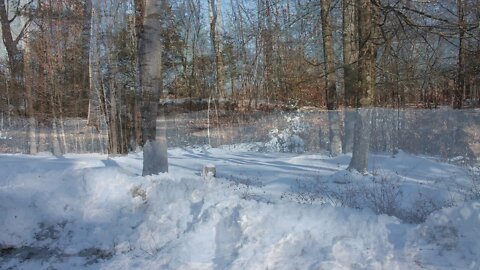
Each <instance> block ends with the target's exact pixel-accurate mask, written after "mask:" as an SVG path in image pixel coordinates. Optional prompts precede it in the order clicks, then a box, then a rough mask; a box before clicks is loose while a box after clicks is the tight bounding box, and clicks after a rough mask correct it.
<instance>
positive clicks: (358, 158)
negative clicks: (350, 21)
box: [349, 0, 378, 172]
mask: <svg viewBox="0 0 480 270" xmlns="http://www.w3.org/2000/svg"><path fill="white" fill-rule="evenodd" d="M357 8H358V9H357V12H358V41H359V58H358V98H357V100H359V105H360V106H362V107H364V108H363V109H359V110H358V114H357V119H356V121H355V134H354V136H355V137H354V143H353V154H352V160H351V161H350V165H349V169H351V170H352V169H353V170H357V171H359V172H365V171H367V170H368V150H369V145H370V121H371V107H372V106H373V105H374V99H375V79H376V72H375V60H376V54H377V45H376V43H377V40H376V39H377V34H378V31H377V30H378V29H377V27H378V24H377V18H378V7H377V6H376V3H375V4H374V3H373V1H371V0H357Z"/></svg>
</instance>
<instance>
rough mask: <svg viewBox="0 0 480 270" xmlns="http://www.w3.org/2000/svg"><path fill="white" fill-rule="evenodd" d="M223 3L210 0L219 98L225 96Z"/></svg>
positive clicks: (211, 34) (218, 0)
mask: <svg viewBox="0 0 480 270" xmlns="http://www.w3.org/2000/svg"><path fill="white" fill-rule="evenodd" d="M221 5H222V0H208V7H209V15H210V39H211V41H212V50H213V55H214V56H215V95H216V97H217V98H220V97H225V75H224V63H223V40H222V34H223V33H222V14H221Z"/></svg>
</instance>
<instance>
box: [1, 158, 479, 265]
mask: <svg viewBox="0 0 480 270" xmlns="http://www.w3.org/2000/svg"><path fill="white" fill-rule="evenodd" d="M202 151H203V150H202ZM210 151H214V152H215V151H216V152H215V156H221V157H223V158H225V157H226V155H230V154H231V155H232V157H233V156H235V155H239V153H238V152H235V153H230V154H229V153H228V152H224V150H210ZM199 153H200V152H195V151H193V152H192V151H183V150H175V151H172V152H171V154H172V156H173V157H172V164H173V165H174V166H177V165H180V164H182V165H185V167H187V168H188V167H198V163H195V162H199V161H198V157H197V156H196V155H195V154H199ZM221 153H223V156H222V155H221ZM243 154H244V155H247V154H246V153H243ZM248 156H249V159H250V162H253V161H254V160H256V161H257V162H258V163H259V164H264V167H265V166H266V164H268V163H267V162H266V161H265V160H262V158H263V159H266V156H262V155H258V156H257V155H256V154H254V153H249V154H248ZM104 158H105V157H103V156H91V155H90V156H81V155H80V156H76V155H75V156H69V157H65V158H61V159H57V158H54V157H51V156H41V157H29V156H22V155H1V156H0V167H1V170H0V172H1V180H0V216H1V217H2V219H0V227H1V228H2V230H0V247H1V249H2V251H1V252H2V256H1V258H0V269H9V268H11V269H52V267H53V268H54V269H423V268H426V269H478V267H480V262H479V259H478V258H479V257H480V243H479V242H478V241H477V240H478V235H480V203H478V202H469V203H466V204H464V205H462V206H458V207H453V208H447V209H442V210H440V211H436V212H434V213H433V214H431V215H430V216H429V217H428V219H427V220H426V222H425V223H423V224H420V225H409V224H403V223H402V222H401V221H400V220H399V219H397V218H395V217H390V216H386V215H377V214H375V213H374V212H373V211H371V210H355V209H351V208H344V207H332V206H326V205H320V204H299V203H297V202H295V201H290V200H280V199H277V200H275V199H274V196H268V193H270V191H273V193H274V194H276V193H275V192H276V191H277V190H276V189H277V188H278V187H277V186H275V183H269V182H268V181H267V183H266V184H265V186H264V187H263V188H262V189H261V190H263V192H265V193H266V195H265V197H266V198H268V199H264V198H262V197H260V196H253V195H252V196H247V197H246V196H245V190H239V189H236V188H232V187H234V186H232V183H231V182H230V181H228V180H226V179H207V180H205V179H203V178H202V177H200V176H197V175H195V174H194V173H188V172H187V170H186V169H185V170H181V169H178V170H176V172H174V173H171V174H164V175H158V176H150V177H140V176H137V175H136V173H135V171H138V172H139V163H138V162H139V157H138V156H135V155H132V156H129V157H122V158H117V159H113V160H105V159H104ZM242 158H243V159H245V156H243V157H242ZM277 158H278V156H277ZM312 158H313V157H311V156H305V157H303V158H301V156H300V157H294V158H292V156H291V155H287V156H285V157H284V160H288V161H289V162H288V164H289V165H290V166H298V167H297V168H302V167H301V166H307V165H308V163H309V162H311V161H312ZM401 158H404V159H407V158H408V157H407V156H402V157H401ZM175 160H177V163H176V161H175ZM180 161H181V162H180ZM210 161H211V160H210ZM231 161H232V160H231ZM222 162H224V161H220V160H219V163H221V164H223V165H221V166H219V167H220V169H221V170H222V171H223V172H224V173H225V171H226V170H227V167H228V166H227V165H228V164H225V163H222ZM232 162H233V161H232ZM328 162H331V161H328ZM333 163H335V162H333ZM175 164H176V165H175ZM235 164H236V163H235ZM274 165H275V166H277V165H278V164H274ZM222 166H223V167H222ZM236 166H240V165H238V164H237V165H236ZM335 166H338V165H337V164H335ZM342 166H343V165H342ZM438 166H441V165H438ZM445 166H446V167H447V168H448V169H452V168H451V167H449V166H450V165H445ZM275 168H276V170H277V173H278V175H277V176H276V178H279V176H280V175H282V169H281V166H278V167H275ZM292 168H293V167H290V168H289V169H290V170H291V169H292ZM237 169H238V168H237ZM195 170H196V169H195ZM341 172H342V171H340V173H341ZM231 173H232V174H234V173H236V171H235V170H233V169H232V170H231ZM299 173H300V172H299ZM340 173H337V174H338V175H339V174H340ZM330 174H331V173H330ZM273 177H274V178H275V176H273ZM338 177H339V176H338ZM28 252H30V254H29V253H28Z"/></svg>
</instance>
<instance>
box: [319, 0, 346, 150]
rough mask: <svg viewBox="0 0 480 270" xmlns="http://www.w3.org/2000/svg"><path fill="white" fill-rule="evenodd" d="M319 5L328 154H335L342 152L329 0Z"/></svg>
mask: <svg viewBox="0 0 480 270" xmlns="http://www.w3.org/2000/svg"><path fill="white" fill-rule="evenodd" d="M321 3H322V7H321V19H322V28H323V29H322V30H323V31H322V37H323V56H324V59H325V86H326V89H327V109H328V110H329V112H328V119H329V122H330V125H329V126H330V154H331V155H332V156H337V155H339V154H341V153H342V140H341V137H340V125H339V121H340V117H339V115H338V111H336V110H337V107H338V102H337V79H336V75H335V54H334V51H333V35H332V24H331V15H330V14H331V6H330V5H331V2H330V0H323V1H322V2H321Z"/></svg>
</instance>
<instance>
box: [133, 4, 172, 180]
mask: <svg viewBox="0 0 480 270" xmlns="http://www.w3.org/2000/svg"><path fill="white" fill-rule="evenodd" d="M135 4H136V11H137V16H136V19H137V20H141V22H139V21H137V22H136V28H137V35H138V43H137V44H138V45H137V46H138V51H137V53H138V64H139V69H138V70H139V83H140V91H141V93H140V94H141V97H142V108H141V113H142V133H143V138H144V139H143V140H144V142H145V145H144V147H143V175H151V174H158V173H162V172H167V171H168V156H167V141H166V138H165V137H163V136H162V137H163V138H162V139H161V140H160V141H157V140H156V128H157V113H158V103H159V99H160V90H161V87H162V64H161V63H162V43H161V35H160V29H161V27H160V26H161V24H160V20H159V18H160V10H159V6H158V3H157V1H155V0H144V1H142V0H137V1H135Z"/></svg>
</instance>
